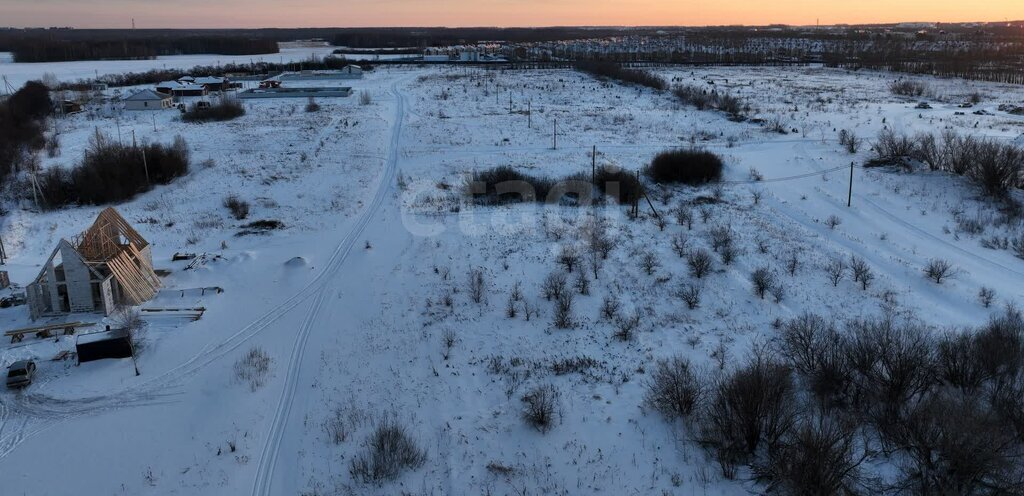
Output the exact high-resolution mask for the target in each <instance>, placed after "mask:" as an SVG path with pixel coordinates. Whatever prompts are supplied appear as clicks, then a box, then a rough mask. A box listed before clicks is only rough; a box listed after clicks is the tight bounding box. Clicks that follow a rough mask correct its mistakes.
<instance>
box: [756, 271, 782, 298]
mask: <svg viewBox="0 0 1024 496" xmlns="http://www.w3.org/2000/svg"><path fill="white" fill-rule="evenodd" d="M750 282H751V284H753V286H754V294H756V295H757V297H758V298H761V299H762V300H763V299H764V295H765V294H767V293H768V292H769V291H771V290H772V289H773V288H774V287H775V285H776V284H777V283H776V280H775V273H774V272H772V271H771V270H770V269H769V268H768V267H759V268H757V269H755V270H754V272H752V273H751V274H750Z"/></svg>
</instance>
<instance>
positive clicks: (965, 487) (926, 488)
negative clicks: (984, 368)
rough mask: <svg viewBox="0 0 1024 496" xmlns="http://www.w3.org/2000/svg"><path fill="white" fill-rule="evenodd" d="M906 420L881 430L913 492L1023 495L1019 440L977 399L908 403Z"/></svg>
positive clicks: (937, 397)
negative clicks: (1021, 493)
mask: <svg viewBox="0 0 1024 496" xmlns="http://www.w3.org/2000/svg"><path fill="white" fill-rule="evenodd" d="M908 408H909V411H908V412H907V414H906V418H905V420H902V421H899V422H895V423H893V424H892V425H891V426H887V427H885V428H884V429H882V440H883V443H884V445H885V446H886V447H888V448H889V449H893V450H895V453H894V456H893V458H894V459H895V460H896V462H897V466H898V467H899V468H900V471H901V476H902V477H901V481H900V485H901V486H902V487H905V488H906V489H907V490H908V491H909V492H911V493H912V494H950V491H954V492H955V494H1020V491H1021V490H1022V489H1024V469H1022V467H1024V455H1022V451H1021V445H1020V440H1019V439H1014V434H1013V432H1012V431H1010V430H1008V429H1006V428H1005V424H1004V422H1003V421H1002V420H1001V419H1000V418H999V417H998V416H997V415H995V414H994V412H992V411H991V410H990V409H988V408H987V407H986V406H985V404H984V403H982V402H978V401H976V399H975V398H973V397H970V396H965V395H962V394H960V393H956V392H948V391H947V392H937V393H934V394H928V395H926V396H925V398H924V399H923V400H922V401H918V402H915V403H912V404H911V405H909V407H908Z"/></svg>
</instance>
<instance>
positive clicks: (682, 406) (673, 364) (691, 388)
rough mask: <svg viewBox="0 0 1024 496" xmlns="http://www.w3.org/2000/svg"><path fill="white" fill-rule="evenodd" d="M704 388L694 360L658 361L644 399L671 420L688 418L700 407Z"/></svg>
mask: <svg viewBox="0 0 1024 496" xmlns="http://www.w3.org/2000/svg"><path fill="white" fill-rule="evenodd" d="M703 396H704V387H703V385H702V384H701V382H700V380H699V379H698V378H697V374H696V373H695V372H694V369H693V366H692V365H691V364H690V361H689V360H687V359H686V358H683V357H673V358H669V359H665V360H658V364H657V366H655V368H654V371H653V372H651V377H650V380H648V382H647V393H646V395H645V396H644V401H645V403H647V405H649V406H650V407H651V408H653V409H655V410H657V411H658V412H659V413H661V414H662V415H664V416H665V417H667V418H669V419H676V418H681V417H688V416H690V414H691V413H693V412H694V410H695V409H697V408H698V407H699V406H700V402H701V400H702V399H703Z"/></svg>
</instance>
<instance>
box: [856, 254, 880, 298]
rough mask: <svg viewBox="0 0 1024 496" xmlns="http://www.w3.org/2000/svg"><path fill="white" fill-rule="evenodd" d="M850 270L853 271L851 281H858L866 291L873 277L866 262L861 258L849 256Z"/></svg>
mask: <svg viewBox="0 0 1024 496" xmlns="http://www.w3.org/2000/svg"><path fill="white" fill-rule="evenodd" d="M850 270H851V271H852V272H853V282H859V283H860V286H861V289H863V290H864V291H867V289H868V286H870V285H871V281H872V280H874V278H875V275H874V273H872V271H871V267H870V266H869V265H868V263H867V262H866V261H864V259H863V258H860V257H857V256H853V257H850Z"/></svg>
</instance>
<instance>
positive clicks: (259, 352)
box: [235, 346, 271, 391]
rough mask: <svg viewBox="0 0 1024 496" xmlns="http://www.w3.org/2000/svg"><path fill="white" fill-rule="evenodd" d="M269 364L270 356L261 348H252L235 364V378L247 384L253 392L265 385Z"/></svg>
mask: <svg viewBox="0 0 1024 496" xmlns="http://www.w3.org/2000/svg"><path fill="white" fill-rule="evenodd" d="M270 362H271V358H270V355H268V354H267V352H266V351H263V348H260V347H258V346H253V347H252V348H250V349H249V351H247V352H246V353H245V355H242V357H241V358H239V359H238V361H237V362H235V378H236V379H237V380H238V381H240V382H243V383H247V384H249V389H250V390H252V391H255V390H257V389H259V388H261V387H263V385H264V384H266V382H267V377H268V376H269V375H270Z"/></svg>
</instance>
